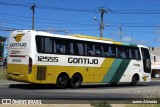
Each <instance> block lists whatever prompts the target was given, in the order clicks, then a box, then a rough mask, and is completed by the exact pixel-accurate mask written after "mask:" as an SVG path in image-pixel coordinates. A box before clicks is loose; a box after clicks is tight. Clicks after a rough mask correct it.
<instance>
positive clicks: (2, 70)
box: [0, 66, 8, 80]
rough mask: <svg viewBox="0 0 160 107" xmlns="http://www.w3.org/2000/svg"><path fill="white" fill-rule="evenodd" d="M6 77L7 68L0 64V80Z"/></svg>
mask: <svg viewBox="0 0 160 107" xmlns="http://www.w3.org/2000/svg"><path fill="white" fill-rule="evenodd" d="M7 77H8V74H7V70H6V69H5V68H3V67H2V66H0V80H2V79H7Z"/></svg>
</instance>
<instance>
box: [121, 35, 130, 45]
mask: <svg viewBox="0 0 160 107" xmlns="http://www.w3.org/2000/svg"><path fill="white" fill-rule="evenodd" d="M122 42H127V43H131V42H132V38H131V37H128V36H126V37H124V38H122Z"/></svg>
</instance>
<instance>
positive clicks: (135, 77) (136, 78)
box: [130, 74, 139, 85]
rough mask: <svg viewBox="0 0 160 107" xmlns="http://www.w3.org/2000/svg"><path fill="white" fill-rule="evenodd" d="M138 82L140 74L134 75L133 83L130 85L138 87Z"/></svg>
mask: <svg viewBox="0 0 160 107" xmlns="http://www.w3.org/2000/svg"><path fill="white" fill-rule="evenodd" d="M138 80H139V76H138V74H137V75H134V76H133V77H132V82H131V83H130V85H136V84H137V82H138Z"/></svg>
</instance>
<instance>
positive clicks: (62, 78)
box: [56, 75, 69, 89]
mask: <svg viewBox="0 0 160 107" xmlns="http://www.w3.org/2000/svg"><path fill="white" fill-rule="evenodd" d="M68 80H69V78H68V77H67V76H66V75H59V76H58V78H57V81H56V86H57V88H60V89H63V88H66V87H67V85H68Z"/></svg>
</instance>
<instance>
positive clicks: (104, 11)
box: [94, 7, 111, 38]
mask: <svg viewBox="0 0 160 107" xmlns="http://www.w3.org/2000/svg"><path fill="white" fill-rule="evenodd" d="M99 11H100V13H101V22H100V23H99V21H98V20H97V18H96V17H94V20H97V22H98V24H99V30H100V37H101V38H102V37H103V30H104V27H105V25H104V22H103V17H104V13H108V12H110V11H111V10H109V9H107V10H105V9H104V8H103V7H101V8H100V9H99ZM107 26H108V25H107Z"/></svg>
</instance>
